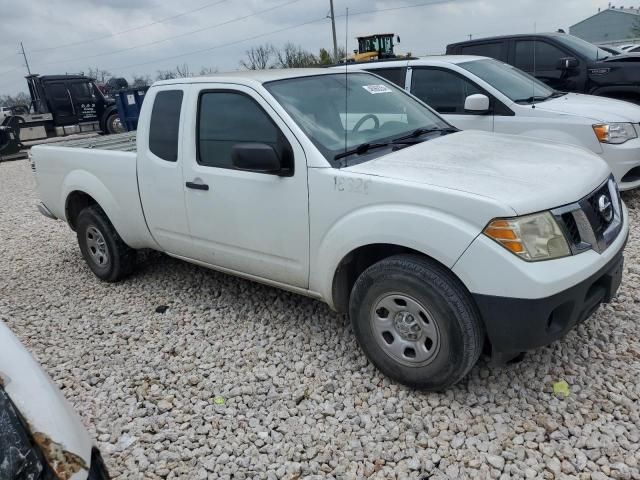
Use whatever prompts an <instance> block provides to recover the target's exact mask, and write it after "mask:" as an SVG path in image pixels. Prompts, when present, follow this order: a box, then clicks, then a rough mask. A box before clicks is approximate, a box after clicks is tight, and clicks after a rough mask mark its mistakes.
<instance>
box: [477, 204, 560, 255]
mask: <svg viewBox="0 0 640 480" xmlns="http://www.w3.org/2000/svg"><path fill="white" fill-rule="evenodd" d="M484 234H485V235H486V236H488V237H489V238H491V239H492V240H495V241H496V242H498V243H499V244H500V245H502V246H503V247H504V248H506V249H507V250H509V251H510V252H511V253H513V254H515V255H517V256H518V257H520V258H522V259H523V260H527V261H529V262H537V261H539V260H550V259H552V258H560V257H567V256H569V255H571V250H570V249H569V244H568V243H567V240H566V239H565V237H564V234H563V233H562V230H560V227H559V226H558V223H557V222H556V221H555V219H554V218H553V215H551V214H550V213H549V212H543V213H534V214H533V215H526V216H524V217H514V218H501V219H496V220H493V221H491V222H490V223H489V225H487V226H486V228H485V229H484Z"/></svg>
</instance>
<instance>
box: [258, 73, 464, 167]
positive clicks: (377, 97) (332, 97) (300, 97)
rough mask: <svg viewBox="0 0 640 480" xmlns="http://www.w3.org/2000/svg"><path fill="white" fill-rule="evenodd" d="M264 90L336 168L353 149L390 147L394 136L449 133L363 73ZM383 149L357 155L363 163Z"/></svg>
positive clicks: (285, 83)
mask: <svg viewBox="0 0 640 480" xmlns="http://www.w3.org/2000/svg"><path fill="white" fill-rule="evenodd" d="M264 86H265V88H266V89H267V90H268V91H269V92H270V93H271V94H272V95H273V96H274V97H275V99H276V100H277V101H278V102H279V103H280V104H281V105H282V107H283V108H284V109H285V110H286V111H287V113H288V114H289V115H291V117H292V118H293V120H294V121H295V122H296V123H297V124H298V126H299V127H300V128H301V129H302V130H303V131H304V132H305V134H306V135H307V136H308V137H309V139H310V140H311V141H312V142H313V143H314V145H315V146H316V147H317V148H318V150H320V152H321V153H322V154H323V155H324V156H325V158H326V159H327V160H329V162H330V163H331V164H332V165H334V166H338V165H339V164H340V163H341V162H336V156H338V157H339V158H340V156H341V155H342V156H344V155H343V154H344V152H345V151H350V150H352V149H354V148H358V147H362V146H364V145H366V146H370V147H374V146H375V147H381V146H383V145H381V144H385V145H384V146H387V145H386V144H387V143H388V144H389V145H388V147H389V148H393V146H394V145H396V146H397V143H396V144H392V143H391V142H392V140H394V139H396V140H397V138H396V137H402V136H406V135H408V134H411V133H412V132H414V133H415V132H418V131H420V132H425V133H431V132H442V133H447V132H449V131H450V129H451V128H452V127H451V125H449V124H448V123H447V122H445V121H444V120H443V119H442V118H440V117H439V116H438V115H437V114H436V113H435V112H433V111H431V110H430V109H429V108H427V107H426V106H424V105H423V104H422V103H420V102H419V101H417V100H415V99H414V98H413V97H411V96H410V95H408V94H407V93H405V92H404V90H401V89H399V88H397V87H396V86H395V85H393V84H392V83H389V82H387V81H385V80H383V79H381V78H378V77H375V76H373V75H371V74H368V73H349V74H344V73H336V74H331V75H316V76H310V77H298V78H290V79H286V80H276V81H272V82H268V83H265V84H264ZM420 136H421V135H415V136H413V137H412V138H413V140H412V141H411V142H410V143H416V142H418V141H419V139H418V137H420ZM407 143H409V142H407ZM369 150H370V152H369ZM384 150H385V149H382V148H376V149H373V148H370V149H369V148H362V149H360V152H362V154H364V153H365V152H367V155H366V157H367V158H366V159H367V160H368V159H369V158H371V157H372V156H375V155H376V154H378V155H379V154H382V153H384ZM360 160H364V158H363V159H360Z"/></svg>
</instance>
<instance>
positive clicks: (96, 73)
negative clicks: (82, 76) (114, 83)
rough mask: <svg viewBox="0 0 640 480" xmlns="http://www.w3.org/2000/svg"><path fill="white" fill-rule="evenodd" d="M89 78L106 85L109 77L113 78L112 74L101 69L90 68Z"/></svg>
mask: <svg viewBox="0 0 640 480" xmlns="http://www.w3.org/2000/svg"><path fill="white" fill-rule="evenodd" d="M87 77H89V78H93V79H95V80H96V81H97V82H100V83H105V81H106V80H107V77H111V72H109V71H107V70H103V69H101V68H98V67H96V68H93V67H89V70H88V72H87Z"/></svg>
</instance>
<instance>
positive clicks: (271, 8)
mask: <svg viewBox="0 0 640 480" xmlns="http://www.w3.org/2000/svg"><path fill="white" fill-rule="evenodd" d="M225 1H226V0H225ZM300 1H301V0H291V1H289V2H285V3H281V4H280V5H275V6H273V7H269V8H265V9H264V10H260V11H259V12H254V13H250V14H248V15H243V16H241V17H236V18H233V19H231V20H226V21H224V22H221V23H216V24H214V25H209V26H207V27H202V28H198V29H196V30H190V31H188V32H184V33H180V34H178V35H172V36H169V37H165V38H162V39H160V40H154V41H153V42H148V43H142V44H140V45H134V46H132V47H126V48H121V49H119V50H112V51H109V52H103V53H97V54H95V55H87V56H86V57H74V58H72V59H66V60H55V61H52V62H40V63H39V65H56V64H60V63H66V62H68V61H69V60H73V61H79V60H87V59H92V58H98V57H106V56H109V55H115V54H117V53H122V52H128V51H131V50H135V49H138V48H143V47H149V46H152V45H157V44H159V43H163V42H166V41H168V40H175V39H176V38H182V37H187V36H189V35H193V34H195V33H200V32H204V31H206V30H211V29H213V28H217V27H221V26H224V25H229V24H231V23H234V22H239V21H240V20H245V19H247V18H250V17H254V16H256V15H261V14H263V13H267V12H270V11H272V10H276V9H278V8H282V7H286V6H288V5H292V4H294V3H298V2H300Z"/></svg>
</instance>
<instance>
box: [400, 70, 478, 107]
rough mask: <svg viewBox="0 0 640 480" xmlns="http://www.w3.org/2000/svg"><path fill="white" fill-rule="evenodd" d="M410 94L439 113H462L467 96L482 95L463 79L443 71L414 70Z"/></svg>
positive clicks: (476, 88)
mask: <svg viewBox="0 0 640 480" xmlns="http://www.w3.org/2000/svg"><path fill="white" fill-rule="evenodd" d="M411 93H413V94H414V95H415V96H416V97H418V98H419V99H420V100H422V101H423V102H424V103H426V104H427V105H429V106H430V107H431V108H433V109H434V110H436V111H437V112H439V113H457V114H461V113H464V101H465V100H466V98H467V97H468V96H469V95H474V94H476V93H483V92H482V91H481V90H480V89H479V88H478V87H476V86H475V85H474V84H473V83H471V82H470V81H468V80H467V79H465V78H462V77H461V76H459V75H456V74H455V73H452V72H447V71H445V70H439V69H431V68H414V69H413V73H412V74H411Z"/></svg>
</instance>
